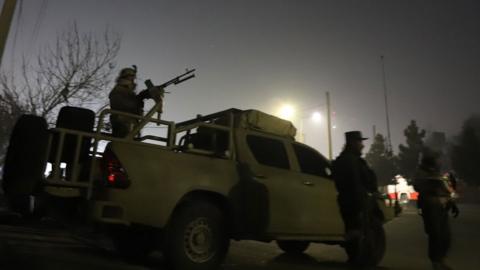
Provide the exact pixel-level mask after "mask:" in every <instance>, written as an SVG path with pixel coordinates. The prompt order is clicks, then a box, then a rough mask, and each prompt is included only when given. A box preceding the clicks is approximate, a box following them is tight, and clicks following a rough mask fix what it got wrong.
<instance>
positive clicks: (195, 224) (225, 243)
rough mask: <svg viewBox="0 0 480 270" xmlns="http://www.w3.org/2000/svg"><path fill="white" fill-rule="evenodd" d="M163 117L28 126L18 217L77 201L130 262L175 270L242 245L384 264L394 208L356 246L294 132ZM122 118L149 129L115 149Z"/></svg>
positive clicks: (21, 146)
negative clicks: (110, 126)
mask: <svg viewBox="0 0 480 270" xmlns="http://www.w3.org/2000/svg"><path fill="white" fill-rule="evenodd" d="M157 106H159V104H157V105H155V106H154V107H153V108H152V109H151V110H150V111H149V112H148V113H147V114H146V115H145V116H138V115H132V114H127V113H123V112H119V111H113V110H109V109H107V110H104V111H102V112H101V113H100V114H99V115H98V116H96V115H95V114H94V113H93V111H91V110H88V109H84V108H78V107H63V108H62V109H61V110H60V112H59V115H58V118H57V122H56V127H54V128H50V129H49V128H48V125H47V122H46V121H45V119H44V118H42V117H38V116H33V115H23V116H22V117H20V119H19V120H18V122H17V123H16V126H15V128H14V130H13V133H12V136H11V139H10V145H9V148H8V153H7V156H6V161H5V166H4V171H3V174H4V175H3V189H4V191H5V194H6V196H7V199H8V201H9V203H10V206H11V208H12V209H13V210H15V211H17V212H19V213H22V214H24V215H35V213H40V212H41V213H44V212H45V211H40V210H39V208H41V207H40V203H37V204H38V205H36V206H35V204H34V203H32V198H41V197H42V196H45V194H46V195H48V196H49V197H53V198H60V199H62V198H63V199H65V200H68V201H69V202H71V201H72V200H73V201H74V202H76V204H75V207H72V208H69V210H68V212H69V214H77V212H78V215H80V216H82V217H85V218H88V220H89V221H94V222H95V223H99V224H102V227H103V228H105V231H106V233H107V234H108V235H109V236H111V237H112V241H113V243H114V244H115V247H116V248H117V250H118V252H119V253H120V254H122V255H123V256H125V257H129V258H138V259H140V258H142V257H143V256H146V255H147V254H149V253H150V252H151V251H153V250H160V251H161V252H163V253H164V256H165V258H166V260H167V261H168V262H169V263H170V265H171V266H172V268H173V269H195V270H199V269H215V268H217V267H218V266H219V265H220V264H221V263H222V261H223V259H224V258H225V256H226V253H227V251H228V247H229V243H230V241H231V240H246V239H248V240H257V241H264V242H270V241H276V243H277V244H278V247H279V248H280V249H282V250H283V251H284V252H286V253H302V252H303V251H305V250H306V249H307V247H308V246H309V245H310V244H311V243H322V244H333V245H341V246H342V247H345V248H346V251H347V254H348V256H349V258H350V259H351V260H352V261H354V262H355V263H356V264H360V265H376V264H378V263H379V262H380V261H381V259H382V258H383V255H384V251H385V233H384V230H383V223H384V222H386V221H387V220H389V219H390V218H391V217H392V216H393V208H389V207H388V206H386V204H385V203H384V202H385V200H384V199H383V198H377V197H373V196H372V202H373V203H374V204H375V205H376V206H377V205H378V207H377V208H376V209H381V210H382V211H377V212H372V213H371V214H370V215H369V216H368V222H365V224H368V225H365V228H364V230H362V234H363V237H360V238H359V239H361V240H355V241H357V242H359V243H357V242H356V243H351V242H352V241H353V240H351V239H347V238H346V237H345V233H344V224H343V221H342V218H341V215H340V211H339V206H338V204H337V191H336V189H335V184H334V182H333V180H332V177H331V171H330V168H331V167H330V162H329V160H327V159H326V158H325V157H324V156H323V155H321V154H320V153H319V152H317V151H316V150H314V149H313V148H311V147H309V146H307V145H305V144H302V143H299V142H297V141H295V132H296V130H295V127H294V126H293V125H292V124H291V123H290V122H289V121H285V120H282V119H279V118H277V117H274V116H272V115H268V114H266V113H263V112H260V111H257V110H239V109H228V110H225V111H221V112H217V113H213V114H210V115H206V116H201V115H198V116H197V117H195V118H193V119H191V120H187V121H184V122H180V123H174V122H171V121H165V120H160V119H159V118H154V117H152V116H153V115H154V113H155V111H156V107H157ZM110 114H119V115H124V116H129V117H132V118H136V119H138V124H137V125H136V127H135V128H134V130H132V131H131V132H130V134H129V135H127V136H126V137H125V138H115V137H113V136H112V135H111V133H109V132H108V131H107V129H106V128H105V125H106V122H107V121H106V119H108V118H107V116H108V115H110ZM95 123H96V128H94V125H95ZM47 166H48V167H49V168H50V167H51V170H50V172H49V173H47V174H46V173H45V170H46V167H47ZM38 201H39V200H38ZM56 202H57V203H58V202H59V200H56ZM60 202H61V200H60ZM47 207H48V205H47ZM80 212H81V213H80ZM353 259H355V260H353Z"/></svg>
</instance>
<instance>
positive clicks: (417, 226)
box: [0, 205, 480, 270]
mask: <svg viewBox="0 0 480 270" xmlns="http://www.w3.org/2000/svg"><path fill="white" fill-rule="evenodd" d="M461 210H462V213H461V216H460V218H458V219H456V220H452V228H453V234H454V243H453V248H452V251H451V256H450V260H449V261H450V264H451V265H452V266H453V267H454V269H461V270H478V269H480V256H479V255H480V254H479V253H478V249H479V248H480V230H479V228H480V205H461ZM386 230H387V240H388V248H387V254H386V256H385V258H384V260H383V261H382V263H381V264H380V266H379V267H377V269H392V270H393V269H412V270H415V269H430V264H429V262H428V260H427V258H426V256H427V255H426V237H425V235H424V233H423V227H422V223H421V220H420V218H419V216H418V215H416V213H415V211H414V210H413V209H412V210H409V209H407V210H406V211H405V212H404V213H403V214H402V216H400V217H399V218H397V219H395V220H394V221H392V222H391V223H389V224H387V225H386ZM83 235H84V234H83V233H79V232H78V231H77V232H69V231H67V230H64V229H59V228H56V229H55V228H52V227H51V226H47V225H41V226H35V227H22V226H11V225H0V269H2V270H3V269H49V270H51V269H62V270H63V269H73V270H76V269H78V270H80V269H82V270H83V269H88V270H97V269H98V270H100V269H102V270H108V269H115V270H127V269H132V270H133V269H136V270H140V269H141V270H146V269H160V270H163V269H166V267H165V265H164V262H163V260H162V257H161V254H153V256H151V258H150V259H149V260H148V261H147V262H145V263H143V264H141V265H139V264H130V263H127V262H124V261H123V260H121V258H119V257H118V255H117V254H116V253H115V252H114V251H113V249H112V247H111V245H110V244H109V242H108V240H107V239H104V238H102V237H98V238H96V239H91V238H85V237H84V236H83ZM345 259H346V257H345V254H344V252H343V250H342V249H341V248H340V247H338V246H326V245H319V244H317V245H312V246H311V247H310V248H309V249H308V250H307V252H306V254H305V255H303V256H299V257H291V256H287V255H285V254H283V253H281V252H280V251H279V250H278V249H277V248H276V246H275V245H274V244H265V243H258V242H253V241H241V242H232V246H231V249H230V253H229V255H228V257H227V259H226V261H225V264H224V265H223V269H225V270H240V269H242V270H244V269H245V270H274V269H275V270H287V269H288V270H290V269H300V270H301V269H326V270H328V269H332V270H333V269H336V270H340V269H349V267H348V265H347V264H345V263H344V261H345Z"/></svg>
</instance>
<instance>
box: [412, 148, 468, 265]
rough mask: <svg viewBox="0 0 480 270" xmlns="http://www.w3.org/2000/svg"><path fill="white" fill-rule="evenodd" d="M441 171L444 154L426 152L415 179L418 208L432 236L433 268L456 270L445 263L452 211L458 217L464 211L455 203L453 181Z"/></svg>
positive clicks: (429, 237) (430, 238)
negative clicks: (451, 182) (449, 216)
mask: <svg viewBox="0 0 480 270" xmlns="http://www.w3.org/2000/svg"><path fill="white" fill-rule="evenodd" d="M440 170H441V156H440V154H439V153H435V152H432V151H430V150H428V149H427V150H425V151H424V152H423V153H422V159H421V162H420V165H419V168H418V172H417V174H416V176H415V179H414V188H415V190H417V191H418V192H419V198H418V207H419V210H420V213H421V215H422V218H423V224H424V227H425V232H426V233H427V235H428V256H429V258H430V260H431V261H432V265H433V269H435V270H448V269H452V268H450V267H449V266H448V265H447V264H446V263H445V258H446V256H447V252H448V250H449V248H450V238H451V233H450V225H449V221H448V212H449V211H451V212H452V214H453V216H454V217H457V216H458V214H459V213H460V212H459V209H458V207H457V205H456V204H455V202H454V201H453V197H454V196H453V194H454V193H453V189H452V187H451V185H450V183H449V181H450V179H448V177H445V176H442V174H441V172H440Z"/></svg>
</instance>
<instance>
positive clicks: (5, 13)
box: [0, 0, 17, 66]
mask: <svg viewBox="0 0 480 270" xmlns="http://www.w3.org/2000/svg"><path fill="white" fill-rule="evenodd" d="M16 6H17V0H5V1H4V2H3V7H2V13H1V14H0V66H1V64H2V57H3V51H4V50H5V44H6V43H7V38H8V32H9V31H10V25H11V23H12V18H13V14H14V13H15V7H16Z"/></svg>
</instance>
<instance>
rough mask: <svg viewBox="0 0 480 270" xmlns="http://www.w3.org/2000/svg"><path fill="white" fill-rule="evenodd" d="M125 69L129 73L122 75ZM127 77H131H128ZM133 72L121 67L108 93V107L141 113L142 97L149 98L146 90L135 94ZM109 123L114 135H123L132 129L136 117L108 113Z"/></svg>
mask: <svg viewBox="0 0 480 270" xmlns="http://www.w3.org/2000/svg"><path fill="white" fill-rule="evenodd" d="M125 70H127V71H129V72H130V73H128V74H127V75H122V73H125V72H124V71H125ZM128 77H131V79H129V78H128ZM134 78H135V73H134V71H133V69H128V68H127V69H123V70H122V71H121V72H120V76H119V78H118V79H117V83H116V85H115V87H114V88H113V90H112V91H111V92H110V94H109V96H108V97H109V99H110V108H111V109H112V110H117V111H121V112H126V113H131V114H136V115H142V114H143V99H145V98H149V94H148V91H142V92H140V93H139V94H138V95H137V94H135V87H136V84H135V83H134ZM110 123H111V124H112V134H113V136H115V137H121V138H123V137H125V136H127V134H128V133H129V132H130V131H132V129H133V127H134V126H135V124H137V123H138V119H135V118H132V117H128V116H122V115H115V114H113V115H110Z"/></svg>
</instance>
